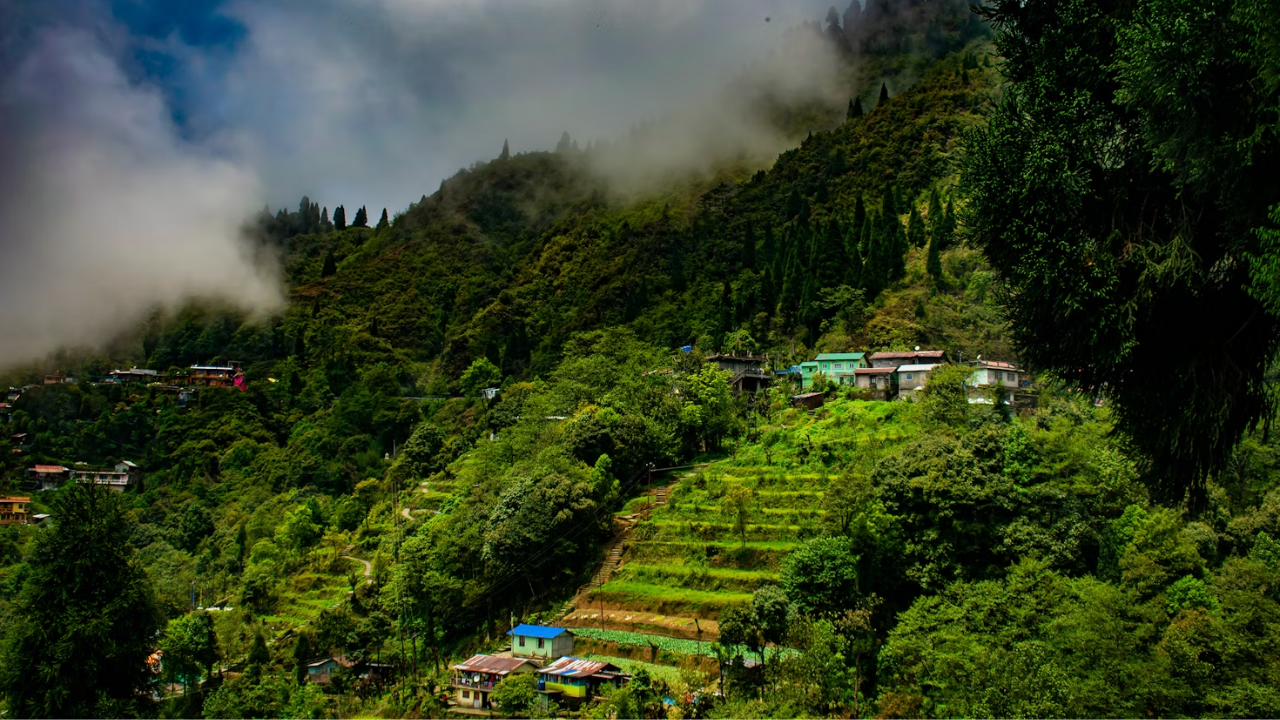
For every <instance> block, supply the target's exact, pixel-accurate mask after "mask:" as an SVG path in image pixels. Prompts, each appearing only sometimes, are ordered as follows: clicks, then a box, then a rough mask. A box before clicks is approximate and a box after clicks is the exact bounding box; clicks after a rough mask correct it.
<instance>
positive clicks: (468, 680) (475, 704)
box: [449, 655, 540, 709]
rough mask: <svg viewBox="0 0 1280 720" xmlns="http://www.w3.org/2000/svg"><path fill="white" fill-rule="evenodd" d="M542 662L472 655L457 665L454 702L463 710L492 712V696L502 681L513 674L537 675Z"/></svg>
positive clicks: (453, 684) (455, 667) (454, 677)
mask: <svg viewBox="0 0 1280 720" xmlns="http://www.w3.org/2000/svg"><path fill="white" fill-rule="evenodd" d="M539 667H540V666H539V665H538V663H536V662H534V661H532V660H528V659H525V658H512V657H495V656H493V655H472V656H471V657H470V658H468V659H467V660H466V662H460V663H458V664H457V665H454V666H453V667H452V668H450V669H451V670H453V679H452V680H451V681H450V683H449V686H450V687H452V688H453V690H454V699H455V700H457V702H458V705H460V706H462V707H470V708H478V709H491V708H492V707H493V703H492V702H491V701H490V700H489V693H491V692H493V688H494V687H495V686H497V684H498V683H500V682H502V679H503V678H505V677H507V676H508V675H512V674H520V673H529V672H536V671H537V670H538V668H539Z"/></svg>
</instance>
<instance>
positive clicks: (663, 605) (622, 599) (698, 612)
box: [590, 580, 751, 618]
mask: <svg viewBox="0 0 1280 720" xmlns="http://www.w3.org/2000/svg"><path fill="white" fill-rule="evenodd" d="M597 599H601V600H603V601H604V602H606V603H612V604H615V605H620V606H625V607H631V608H635V609H638V610H643V611H645V612H654V613H662V614H667V615H685V616H689V617H705V618H713V617H717V616H719V614H720V611H722V610H724V609H725V608H726V607H729V606H730V605H741V604H744V603H749V602H751V593H749V592H730V591H714V590H693V589H690V588H684V587H672V586H670V585H654V584H651V583H645V582H636V581H631V580H610V581H609V582H607V583H605V584H604V585H602V586H600V587H599V588H597V589H596V590H593V591H591V593H590V600H591V602H595V601H596V600H597Z"/></svg>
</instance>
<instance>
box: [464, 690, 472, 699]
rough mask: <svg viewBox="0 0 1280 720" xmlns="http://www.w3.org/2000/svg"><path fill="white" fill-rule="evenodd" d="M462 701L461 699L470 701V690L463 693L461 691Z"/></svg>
mask: <svg viewBox="0 0 1280 720" xmlns="http://www.w3.org/2000/svg"><path fill="white" fill-rule="evenodd" d="M462 699H463V700H470V699H471V691H470V690H463V691H462Z"/></svg>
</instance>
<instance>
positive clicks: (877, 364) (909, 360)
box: [868, 350, 946, 368]
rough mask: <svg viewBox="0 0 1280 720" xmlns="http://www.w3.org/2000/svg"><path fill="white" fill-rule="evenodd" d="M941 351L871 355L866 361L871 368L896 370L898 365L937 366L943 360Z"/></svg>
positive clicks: (908, 351) (911, 351)
mask: <svg viewBox="0 0 1280 720" xmlns="http://www.w3.org/2000/svg"><path fill="white" fill-rule="evenodd" d="M945 359H946V358H945V356H944V353H943V351H941V350H907V351H905V352H878V353H873V354H872V355H871V357H870V358H868V360H869V361H870V365H871V367H873V368H886V367H887V368H897V367H898V366H899V365H938V364H941V363H942V362H943V361H944V360H945Z"/></svg>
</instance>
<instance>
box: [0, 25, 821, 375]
mask: <svg viewBox="0 0 1280 720" xmlns="http://www.w3.org/2000/svg"><path fill="white" fill-rule="evenodd" d="M829 3H830V0H823V1H821V2H819V1H816V0H608V1H606V0H181V1H177V0H112V1H107V0H40V2H38V3H33V2H28V1H27V0H0V17H4V18H5V23H4V24H3V25H2V26H0V132H3V137H4V138H5V141H4V143H3V144H0V217H2V218H3V219H4V221H3V224H2V225H0V338H4V339H3V340H2V341H0V363H3V362H9V361H12V360H15V359H22V358H24V357H30V356H35V355H40V354H43V353H45V352H48V351H50V350H52V349H54V348H56V347H57V346H59V345H61V344H64V343H68V342H87V343H93V342H96V341H98V340H100V339H102V338H104V337H105V336H107V335H109V334H111V333H112V332H115V331H117V330H118V329H119V328H121V327H125V326H127V325H128V323H131V322H135V321H136V320H137V318H138V317H139V316H140V315H141V314H143V313H145V311H146V310H148V309H149V308H150V307H152V306H155V305H156V304H172V303H176V302H181V301H182V300H184V299H186V298H188V297H191V296H202V295H207V296H216V297H222V298H229V299H231V300H233V301H237V300H239V301H241V303H242V304H243V305H245V306H246V307H266V308H270V307H271V306H272V305H273V304H275V303H278V301H279V289H278V282H277V281H276V280H275V278H274V276H273V272H272V270H271V268H270V267H265V268H264V267H262V266H261V265H260V264H257V263H254V262H251V261H250V260H249V259H248V258H247V257H246V252H245V250H244V248H243V247H242V245H241V243H240V241H239V240H238V239H237V237H236V232H235V228H236V226H237V224H238V221H239V218H241V217H243V216H244V215H245V214H246V213H247V212H249V211H250V210H252V209H257V208H261V207H262V205H263V204H264V203H266V204H269V205H270V206H271V208H272V209H273V210H274V209H276V208H280V207H290V208H296V206H297V202H298V198H299V197H301V196H302V195H303V194H306V195H309V196H311V198H312V199H314V200H315V201H317V202H319V203H320V204H322V205H325V206H328V207H330V208H332V207H334V206H335V205H338V204H340V203H341V204H344V205H345V206H346V207H347V209H348V217H350V216H351V214H352V213H353V212H354V208H356V207H358V206H360V205H368V206H369V210H370V214H371V216H374V217H376V215H377V213H378V212H380V211H381V209H382V207H384V206H385V207H388V208H389V209H390V210H391V212H392V213H393V214H394V212H395V211H397V210H400V209H403V208H404V207H405V206H406V205H408V204H409V203H410V202H412V201H414V200H416V199H417V198H418V197H420V196H421V195H423V194H428V195H429V194H431V193H432V192H434V191H435V189H436V188H437V187H438V186H439V183H440V180H441V179H443V178H445V177H447V176H449V175H452V174H453V173H454V172H456V171H457V170H458V169H459V168H461V167H465V166H469V165H471V164H472V163H474V162H476V161H483V160H488V159H491V158H493V157H495V156H496V155H497V154H498V151H499V150H500V149H501V147H502V141H503V139H504V138H507V139H509V140H510V143H511V149H512V151H513V152H521V151H527V150H539V149H551V148H552V147H554V145H555V143H556V141H557V140H558V139H559V137H560V133H561V132H562V131H566V130H567V131H568V132H569V133H570V134H571V135H573V137H574V138H575V139H577V140H578V141H579V142H580V143H585V142H586V141H587V140H589V139H593V138H602V137H611V136H616V135H619V134H621V133H623V132H625V131H626V130H627V129H628V128H629V127H630V126H632V125H633V124H636V123H638V122H639V121H641V120H645V119H655V118H660V117H663V116H665V115H666V114H668V113H669V112H670V111H671V109H672V108H676V107H679V108H687V107H690V106H693V105H696V104H697V103H698V101H699V100H700V99H703V98H705V97H707V95H708V94H709V93H711V92H712V91H714V90H715V89H716V88H719V87H723V85H724V83H725V81H726V80H727V79H728V78H729V77H730V76H733V75H735V74H737V73H739V72H740V71H741V70H742V69H743V68H744V67H745V66H746V64H747V63H748V62H750V61H751V60H753V59H756V58H759V57H760V56H761V55H762V54H764V53H766V52H767V51H768V50H769V49H770V48H771V47H773V46H775V45H776V44H777V43H778V42H779V40H780V39H781V37H782V35H783V33H784V32H785V31H786V30H787V29H789V28H792V27H794V26H795V25H797V24H799V23H800V22H802V21H811V20H820V19H822V18H823V17H824V16H825V14H826V8H827V6H828V5H829ZM840 9H841V10H843V7H841V8H840ZM766 18H767V19H768V21H767V22H766ZM784 82H787V83H789V82H791V80H790V79H785V80H784Z"/></svg>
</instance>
